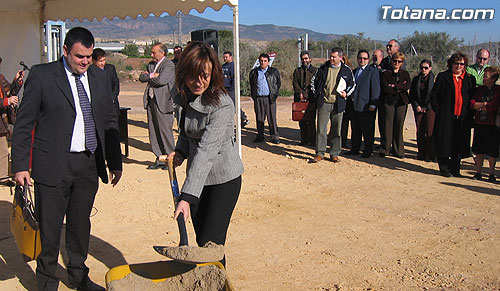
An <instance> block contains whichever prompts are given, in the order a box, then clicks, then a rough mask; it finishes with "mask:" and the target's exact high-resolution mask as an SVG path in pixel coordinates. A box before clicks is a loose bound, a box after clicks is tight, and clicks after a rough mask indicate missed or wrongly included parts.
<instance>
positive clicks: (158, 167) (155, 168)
mask: <svg viewBox="0 0 500 291" xmlns="http://www.w3.org/2000/svg"><path fill="white" fill-rule="evenodd" d="M164 168H165V165H163V164H160V163H154V164H152V165H149V166H148V167H147V169H148V170H158V169H164Z"/></svg>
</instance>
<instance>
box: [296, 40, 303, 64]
mask: <svg viewBox="0 0 500 291" xmlns="http://www.w3.org/2000/svg"><path fill="white" fill-rule="evenodd" d="M301 44H302V36H300V37H299V39H298V41H297V50H298V52H299V53H298V65H297V67H300V50H301Z"/></svg>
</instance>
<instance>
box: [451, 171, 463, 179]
mask: <svg viewBox="0 0 500 291" xmlns="http://www.w3.org/2000/svg"><path fill="white" fill-rule="evenodd" d="M451 174H452V175H453V177H457V178H462V177H463V176H462V174H460V172H451Z"/></svg>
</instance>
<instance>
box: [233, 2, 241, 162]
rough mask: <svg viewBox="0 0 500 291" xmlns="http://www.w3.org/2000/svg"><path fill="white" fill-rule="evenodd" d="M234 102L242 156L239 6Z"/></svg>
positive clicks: (235, 25)
mask: <svg viewBox="0 0 500 291" xmlns="http://www.w3.org/2000/svg"><path fill="white" fill-rule="evenodd" d="M233 46H234V48H233V50H234V58H233V62H234V99H235V100H234V101H235V102H236V144H237V145H238V153H239V154H240V158H241V157H242V156H241V100H240V98H241V96H240V94H241V93H240V91H241V90H240V28H239V19H238V5H236V6H234V7H233Z"/></svg>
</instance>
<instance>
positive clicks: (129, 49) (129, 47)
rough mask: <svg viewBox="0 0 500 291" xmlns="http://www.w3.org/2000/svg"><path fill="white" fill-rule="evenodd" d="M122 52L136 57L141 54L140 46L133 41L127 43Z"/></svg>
mask: <svg viewBox="0 0 500 291" xmlns="http://www.w3.org/2000/svg"><path fill="white" fill-rule="evenodd" d="M122 53H123V54H124V55H126V56H128V57H132V58H136V57H138V56H139V48H138V47H137V45H135V44H133V43H131V44H126V45H125V47H124V48H123V50H122Z"/></svg>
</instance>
